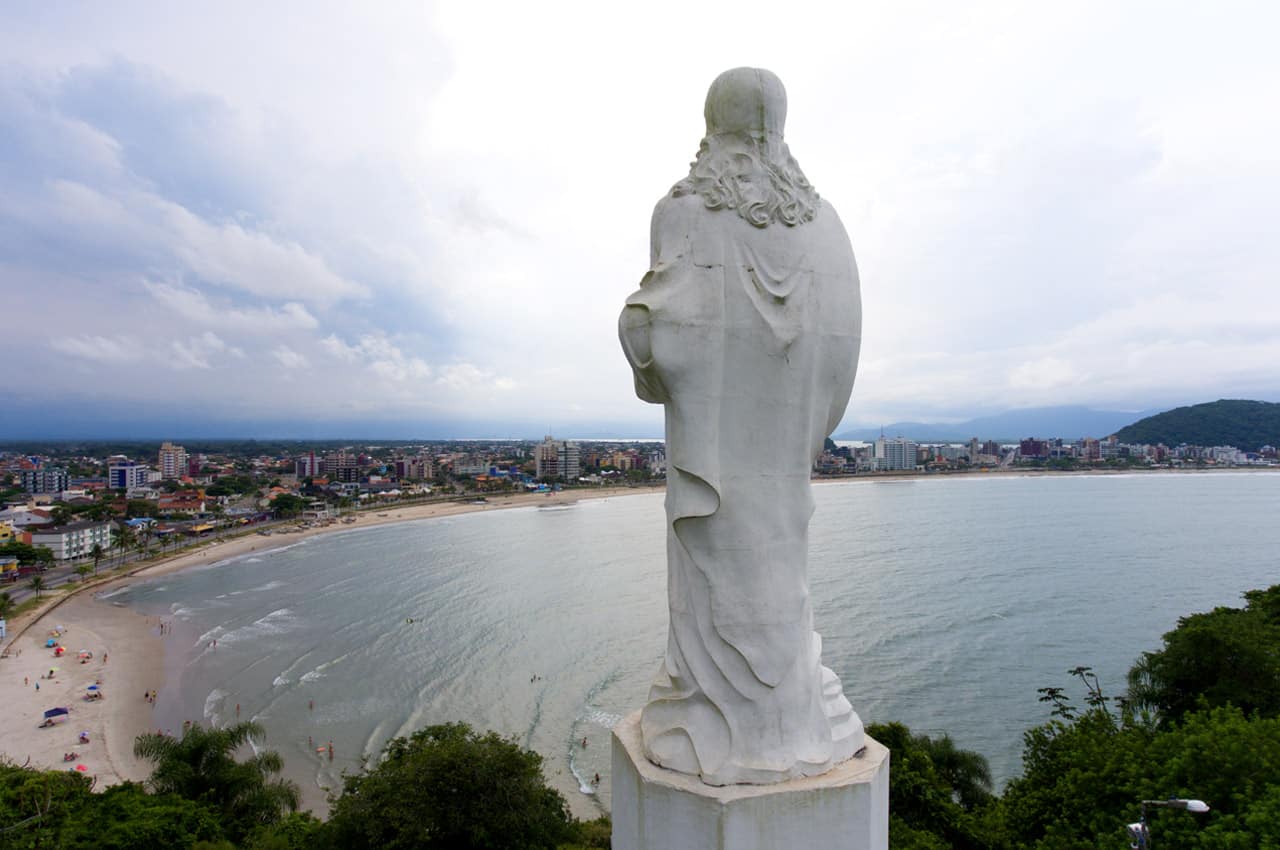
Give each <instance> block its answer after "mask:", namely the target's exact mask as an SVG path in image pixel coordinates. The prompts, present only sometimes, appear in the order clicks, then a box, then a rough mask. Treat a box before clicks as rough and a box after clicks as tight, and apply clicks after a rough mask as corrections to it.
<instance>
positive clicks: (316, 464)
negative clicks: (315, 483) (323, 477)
mask: <svg viewBox="0 0 1280 850" xmlns="http://www.w3.org/2000/svg"><path fill="white" fill-rule="evenodd" d="M294 472H296V473H297V475H298V478H315V477H316V476H318V475H320V458H318V457H316V453H315V452H307V453H306V454H304V455H303V456H302V457H300V458H298V460H297V461H296V462H295V463H294Z"/></svg>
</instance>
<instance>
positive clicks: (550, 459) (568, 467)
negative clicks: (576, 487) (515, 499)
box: [533, 435, 581, 481]
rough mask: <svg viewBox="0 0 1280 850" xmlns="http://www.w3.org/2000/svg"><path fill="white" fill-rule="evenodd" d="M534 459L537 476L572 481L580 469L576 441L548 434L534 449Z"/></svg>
mask: <svg viewBox="0 0 1280 850" xmlns="http://www.w3.org/2000/svg"><path fill="white" fill-rule="evenodd" d="M533 456H534V461H535V462H536V464H537V473H536V474H537V477H538V478H563V479H564V480H565V481H573V480H574V479H576V478H577V477H578V473H579V471H580V470H581V465H580V453H579V450H578V444H577V443H571V442H569V441H567V440H557V439H554V438H552V437H551V436H550V435H548V436H547V437H546V438H545V439H544V440H543V441H542V442H541V443H540V444H539V445H538V447H537V448H536V449H534V455H533Z"/></svg>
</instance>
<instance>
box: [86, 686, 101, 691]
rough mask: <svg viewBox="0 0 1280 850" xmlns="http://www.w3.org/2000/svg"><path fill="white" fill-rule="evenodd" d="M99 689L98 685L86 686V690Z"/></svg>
mask: <svg viewBox="0 0 1280 850" xmlns="http://www.w3.org/2000/svg"><path fill="white" fill-rule="evenodd" d="M97 689H98V686H97V685H90V686H89V687H87V688H85V690H87V691H96V690H97Z"/></svg>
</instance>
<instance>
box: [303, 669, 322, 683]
mask: <svg viewBox="0 0 1280 850" xmlns="http://www.w3.org/2000/svg"><path fill="white" fill-rule="evenodd" d="M323 678H324V674H323V673H321V672H320V671H319V670H312V671H310V672H309V673H303V674H302V678H301V679H299V680H298V681H299V682H314V681H316V680H317V679H323Z"/></svg>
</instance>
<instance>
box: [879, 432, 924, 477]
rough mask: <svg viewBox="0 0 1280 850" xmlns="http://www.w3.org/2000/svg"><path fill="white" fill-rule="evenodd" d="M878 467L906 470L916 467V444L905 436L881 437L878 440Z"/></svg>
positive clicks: (890, 469)
mask: <svg viewBox="0 0 1280 850" xmlns="http://www.w3.org/2000/svg"><path fill="white" fill-rule="evenodd" d="M876 468H877V469H881V470H888V471H892V470H904V469H915V468H916V444H915V443H913V442H912V441H911V440H908V439H906V438H905V437H894V438H889V437H881V438H880V439H878V440H876Z"/></svg>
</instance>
